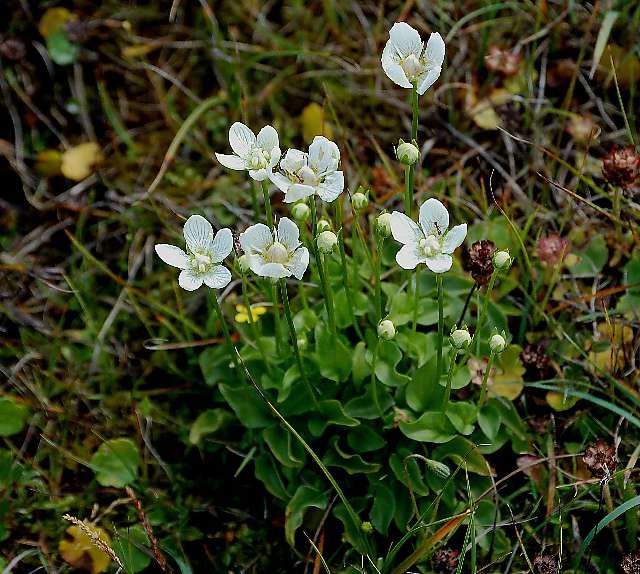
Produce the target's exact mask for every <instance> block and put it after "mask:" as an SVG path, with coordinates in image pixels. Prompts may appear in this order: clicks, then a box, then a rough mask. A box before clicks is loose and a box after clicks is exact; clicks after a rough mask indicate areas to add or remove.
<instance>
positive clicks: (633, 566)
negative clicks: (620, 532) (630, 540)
mask: <svg viewBox="0 0 640 574" xmlns="http://www.w3.org/2000/svg"><path fill="white" fill-rule="evenodd" d="M620 566H621V568H622V571H623V572H624V574H640V550H634V551H633V552H629V554H625V555H624V557H623V558H622V564H620Z"/></svg>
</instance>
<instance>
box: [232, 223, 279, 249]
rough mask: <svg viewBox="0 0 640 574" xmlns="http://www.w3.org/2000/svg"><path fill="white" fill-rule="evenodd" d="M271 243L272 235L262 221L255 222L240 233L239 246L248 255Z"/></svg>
mask: <svg viewBox="0 0 640 574" xmlns="http://www.w3.org/2000/svg"><path fill="white" fill-rule="evenodd" d="M272 243H273V235H272V233H271V230H270V229H269V228H268V227H267V226H266V225H265V224H264V223H256V224H255V225H252V226H251V227H249V228H247V230H246V231H244V232H243V233H241V234H240V247H242V250H243V251H244V252H245V253H247V254H248V255H251V254H253V253H255V252H256V251H262V250H263V249H267V248H268V247H269V246H270V245H271V244H272Z"/></svg>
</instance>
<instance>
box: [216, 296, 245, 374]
mask: <svg viewBox="0 0 640 574" xmlns="http://www.w3.org/2000/svg"><path fill="white" fill-rule="evenodd" d="M210 298H211V301H212V303H213V308H214V309H215V310H216V314H217V315H218V320H219V321H220V326H221V327H222V333H223V334H224V340H225V343H226V345H227V350H228V351H229V354H230V355H231V359H232V360H233V365H234V367H235V368H236V371H237V372H238V373H239V372H240V365H239V364H238V355H237V353H236V351H235V345H234V344H233V341H231V335H230V334H229V328H228V327H227V322H226V321H225V319H224V315H223V314H222V309H221V308H220V303H218V296H217V295H216V292H215V291H214V290H213V289H211V291H210Z"/></svg>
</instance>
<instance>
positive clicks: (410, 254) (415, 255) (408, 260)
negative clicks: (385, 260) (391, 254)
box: [396, 243, 424, 269]
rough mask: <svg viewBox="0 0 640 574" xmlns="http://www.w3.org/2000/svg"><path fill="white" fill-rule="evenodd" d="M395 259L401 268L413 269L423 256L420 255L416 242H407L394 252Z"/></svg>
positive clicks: (422, 259)
mask: <svg viewBox="0 0 640 574" xmlns="http://www.w3.org/2000/svg"><path fill="white" fill-rule="evenodd" d="M396 261H397V262H398V265H400V267H402V268H403V269H415V268H416V265H418V263H421V262H423V261H424V257H423V256H422V255H420V252H419V251H418V244H417V243H408V244H407V245H403V246H402V247H401V248H400V251H398V253H396Z"/></svg>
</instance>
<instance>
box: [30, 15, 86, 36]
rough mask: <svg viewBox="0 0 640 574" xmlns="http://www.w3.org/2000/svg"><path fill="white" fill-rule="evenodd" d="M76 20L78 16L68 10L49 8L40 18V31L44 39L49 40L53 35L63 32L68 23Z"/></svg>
mask: <svg viewBox="0 0 640 574" xmlns="http://www.w3.org/2000/svg"><path fill="white" fill-rule="evenodd" d="M76 18H77V16H76V15H75V14H72V13H71V12H69V10H67V9H66V8H49V9H48V10H47V11H46V12H45V13H44V14H43V15H42V18H40V22H39V23H38V31H39V32H40V34H42V36H43V37H45V38H48V37H49V36H50V35H51V34H54V33H55V32H57V31H58V30H61V29H62V28H63V27H64V25H65V24H66V23H67V22H69V21H71V20H75V19H76Z"/></svg>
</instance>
